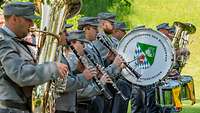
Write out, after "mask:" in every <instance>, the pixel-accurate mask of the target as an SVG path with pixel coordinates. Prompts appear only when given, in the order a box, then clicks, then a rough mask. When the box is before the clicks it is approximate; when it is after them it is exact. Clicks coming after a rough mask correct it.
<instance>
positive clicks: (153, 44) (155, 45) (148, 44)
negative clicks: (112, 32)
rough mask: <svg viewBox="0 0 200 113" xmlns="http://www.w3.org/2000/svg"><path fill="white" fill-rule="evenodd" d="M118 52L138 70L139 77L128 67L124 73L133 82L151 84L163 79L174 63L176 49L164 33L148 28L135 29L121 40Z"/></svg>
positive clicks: (143, 84) (144, 84)
mask: <svg viewBox="0 0 200 113" xmlns="http://www.w3.org/2000/svg"><path fill="white" fill-rule="evenodd" d="M117 52H118V53H119V54H120V55H122V57H123V58H124V59H125V61H126V62H127V63H128V64H129V65H130V66H131V67H132V68H133V69H135V71H136V72H138V73H139V74H141V77H140V78H139V79H137V78H136V77H135V76H134V74H132V73H131V72H130V71H129V70H128V69H127V68H125V69H123V70H122V75H123V76H124V77H125V78H126V79H127V80H128V81H130V82H131V83H133V84H137V85H142V86H146V85H151V84H153V83H155V82H158V81H159V80H161V79H162V78H163V77H164V76H165V75H166V74H167V73H168V71H169V70H170V69H171V68H172V65H173V64H174V59H175V55H174V49H173V46H172V45H171V42H170V40H169V39H168V38H167V37H166V36H164V35H163V34H162V33H160V32H157V31H154V30H152V29H148V28H140V29H135V30H132V31H130V32H129V33H127V35H126V36H125V37H124V38H123V39H122V40H121V41H120V43H119V45H118V48H117Z"/></svg>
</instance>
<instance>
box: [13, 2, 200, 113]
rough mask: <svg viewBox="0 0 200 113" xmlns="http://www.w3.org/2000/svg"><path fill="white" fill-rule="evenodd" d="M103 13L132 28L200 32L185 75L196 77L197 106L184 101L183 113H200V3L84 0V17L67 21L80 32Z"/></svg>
mask: <svg viewBox="0 0 200 113" xmlns="http://www.w3.org/2000/svg"><path fill="white" fill-rule="evenodd" d="M13 1H14V0H13ZM15 1H29V0H15ZM99 12H112V13H115V14H116V15H117V20H118V21H124V22H126V24H127V25H128V26H129V27H130V28H133V27H135V26H138V25H145V26H147V27H150V28H153V29H155V26H156V25H158V24H160V23H163V22H168V23H170V25H172V24H173V22H174V21H181V22H190V23H193V24H194V25H195V26H196V28H197V32H196V33H195V34H194V35H192V36H191V37H190V44H189V48H190V51H191V56H190V59H189V61H188V64H187V65H186V66H185V68H184V70H183V74H189V75H192V76H193V78H194V82H195V87H196V88H195V90H196V99H197V103H196V104H195V105H193V106H191V105H190V102H189V101H184V102H183V104H184V106H183V107H184V108H183V110H182V112H181V113H200V104H199V102H200V101H199V100H200V89H198V87H200V84H199V83H200V58H199V55H200V50H199V48H200V45H199V43H200V37H199V35H200V32H199V26H200V16H199V12H200V2H199V0H83V6H82V10H81V12H80V14H79V15H77V16H75V17H74V18H72V19H69V20H67V22H68V23H73V24H74V27H73V28H74V29H76V28H77V20H78V19H79V18H80V17H81V16H96V15H97V14H98V13H99ZM129 113H130V111H129Z"/></svg>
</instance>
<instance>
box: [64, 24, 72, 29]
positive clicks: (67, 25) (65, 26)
mask: <svg viewBox="0 0 200 113" xmlns="http://www.w3.org/2000/svg"><path fill="white" fill-rule="evenodd" d="M71 27H73V24H67V23H66V24H64V28H65V29H67V28H71Z"/></svg>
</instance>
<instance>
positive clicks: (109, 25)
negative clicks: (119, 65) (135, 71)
mask: <svg viewBox="0 0 200 113" xmlns="http://www.w3.org/2000/svg"><path fill="white" fill-rule="evenodd" d="M97 17H98V21H99V27H98V30H99V33H102V32H104V33H105V34H106V35H107V38H106V41H107V42H108V43H109V45H111V46H112V47H114V46H115V44H114V41H113V39H112V36H111V34H112V32H113V30H114V26H113V25H114V22H115V18H116V16H115V15H114V14H112V13H108V12H101V13H99V14H98V15H97ZM94 44H95V45H96V46H97V47H98V48H97V49H98V50H99V51H100V54H101V56H103V58H104V60H106V59H107V58H109V56H111V55H110V54H108V53H109V51H108V49H107V48H106V47H105V46H103V45H102V44H101V43H100V42H99V41H94ZM109 59H110V60H111V59H113V56H112V57H110V58H109Z"/></svg>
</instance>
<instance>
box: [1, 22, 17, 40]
mask: <svg viewBox="0 0 200 113" xmlns="http://www.w3.org/2000/svg"><path fill="white" fill-rule="evenodd" d="M2 29H3V30H5V31H6V32H7V33H8V34H9V35H10V36H12V37H17V36H16V34H15V33H14V32H12V31H11V30H10V29H9V28H8V27H7V26H5V25H4V26H3V27H2Z"/></svg>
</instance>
